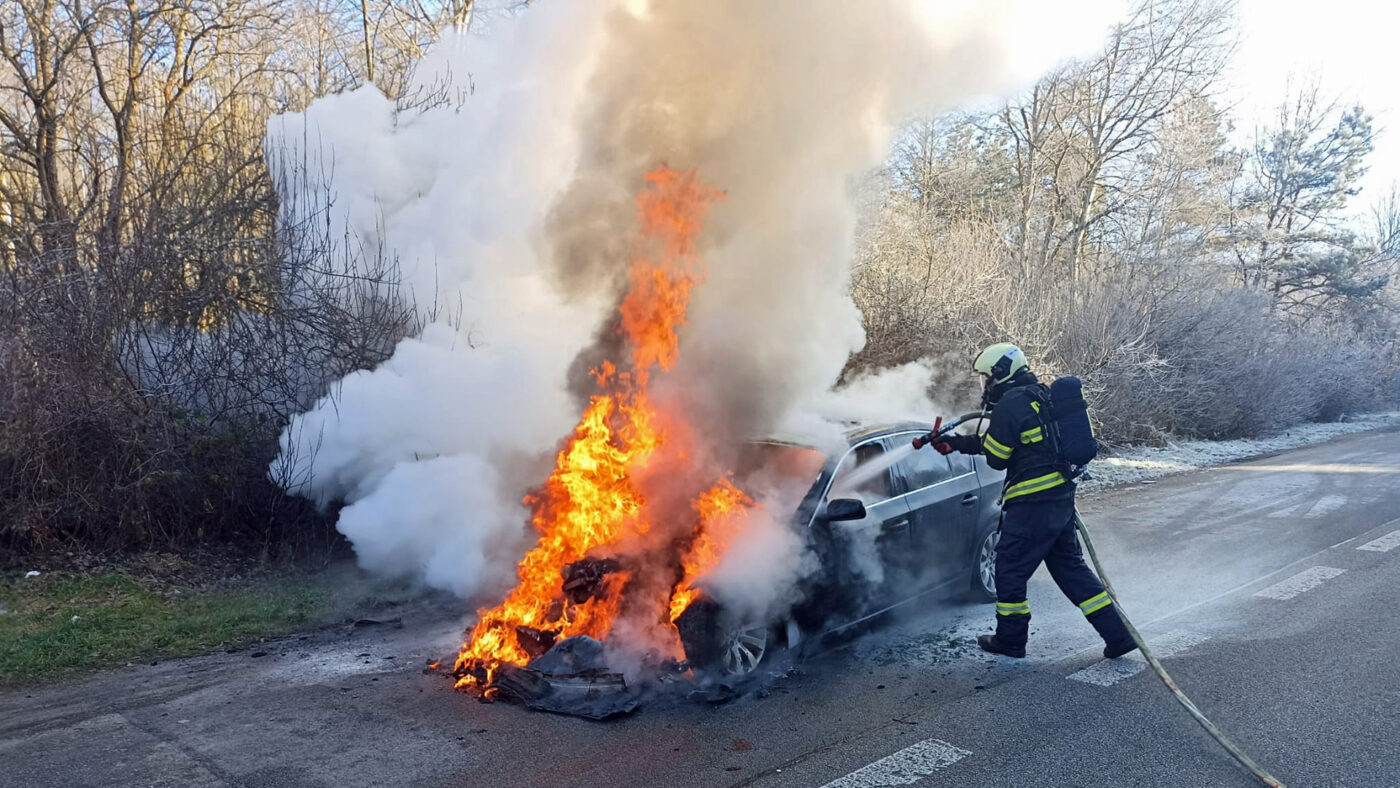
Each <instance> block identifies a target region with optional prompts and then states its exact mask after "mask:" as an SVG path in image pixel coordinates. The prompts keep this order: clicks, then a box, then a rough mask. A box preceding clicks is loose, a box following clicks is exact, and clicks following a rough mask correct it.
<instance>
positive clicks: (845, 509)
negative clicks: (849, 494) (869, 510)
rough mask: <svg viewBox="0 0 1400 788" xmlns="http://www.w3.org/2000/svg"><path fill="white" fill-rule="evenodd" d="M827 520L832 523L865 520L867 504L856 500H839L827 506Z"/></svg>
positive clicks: (830, 502) (828, 503)
mask: <svg viewBox="0 0 1400 788" xmlns="http://www.w3.org/2000/svg"><path fill="white" fill-rule="evenodd" d="M826 519H828V520H830V521H832V522H840V521H844V520H864V519H865V504H863V503H861V502H860V501H858V500H856V499H855V498H837V499H836V500H834V501H828V502H827V504H826Z"/></svg>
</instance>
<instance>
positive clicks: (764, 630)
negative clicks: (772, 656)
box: [720, 626, 772, 677]
mask: <svg viewBox="0 0 1400 788" xmlns="http://www.w3.org/2000/svg"><path fill="white" fill-rule="evenodd" d="M771 641H772V636H771V634H770V633H769V631H768V627H765V626H750V627H745V628H742V629H735V630H734V631H732V632H730V633H729V636H728V637H727V638H726V639H725V643H724V646H723V651H722V652H721V656H720V669H721V670H722V671H723V672H724V675H725V676H731V677H743V676H748V675H749V674H751V673H753V672H754V671H755V670H758V666H759V665H761V664H762V663H763V658H764V657H766V656H768V647H769V645H770V644H771Z"/></svg>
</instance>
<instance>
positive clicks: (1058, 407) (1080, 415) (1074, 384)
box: [1048, 375, 1099, 467]
mask: <svg viewBox="0 0 1400 788" xmlns="http://www.w3.org/2000/svg"><path fill="white" fill-rule="evenodd" d="M1050 408H1051V411H1052V413H1051V417H1050V418H1049V419H1048V421H1049V423H1050V424H1052V425H1054V426H1053V429H1054V431H1055V439H1056V443H1057V444H1058V445H1057V449H1058V451H1059V454H1060V458H1061V459H1062V460H1063V461H1064V462H1066V463H1068V464H1069V465H1071V466H1074V467H1083V466H1085V465H1088V464H1089V461H1090V460H1092V459H1094V458H1095V457H1097V456H1098V454H1099V441H1098V438H1095V437H1094V427H1093V425H1092V424H1090V423H1089V403H1087V402H1085V401H1084V384H1083V383H1082V382H1081V381H1080V380H1079V378H1076V377H1074V376H1073V375H1067V376H1065V377H1062V378H1056V379H1055V381H1054V382H1053V383H1051V384H1050Z"/></svg>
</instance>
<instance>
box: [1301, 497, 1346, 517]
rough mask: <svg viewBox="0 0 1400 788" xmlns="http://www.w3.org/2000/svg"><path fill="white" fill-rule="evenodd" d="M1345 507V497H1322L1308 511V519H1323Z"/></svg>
mask: <svg viewBox="0 0 1400 788" xmlns="http://www.w3.org/2000/svg"><path fill="white" fill-rule="evenodd" d="M1346 505H1347V497H1346V496H1345V495H1324V496H1323V497H1321V498H1318V499H1317V501H1316V502H1315V503H1314V504H1313V505H1312V508H1311V509H1308V515H1307V516H1308V517H1325V516H1327V515H1329V514H1331V513H1332V512H1335V511H1337V510H1338V509H1340V508H1342V507H1343V506H1346Z"/></svg>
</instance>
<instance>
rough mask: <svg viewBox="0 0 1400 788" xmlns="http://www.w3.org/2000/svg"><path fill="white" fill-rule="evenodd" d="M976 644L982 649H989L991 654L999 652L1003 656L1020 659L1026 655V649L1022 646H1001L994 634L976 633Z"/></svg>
mask: <svg viewBox="0 0 1400 788" xmlns="http://www.w3.org/2000/svg"><path fill="white" fill-rule="evenodd" d="M977 645H979V646H981V647H982V650H983V651H990V652H991V653H993V654H1000V655H1002V656H1004V657H1012V658H1014V659H1022V658H1024V657H1025V656H1026V649H1025V647H1024V646H1023V647H1021V648H1011V647H1010V646H1003V645H1002V644H1001V643H998V642H997V636H996V635H978V636H977Z"/></svg>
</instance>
